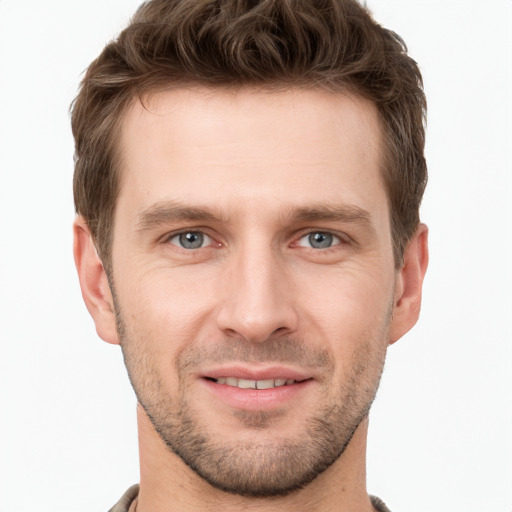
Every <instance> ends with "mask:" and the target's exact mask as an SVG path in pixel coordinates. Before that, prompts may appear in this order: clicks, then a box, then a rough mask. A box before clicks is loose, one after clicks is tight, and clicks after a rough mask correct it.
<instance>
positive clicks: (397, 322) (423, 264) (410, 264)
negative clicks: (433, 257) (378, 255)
mask: <svg viewBox="0 0 512 512" xmlns="http://www.w3.org/2000/svg"><path fill="white" fill-rule="evenodd" d="M427 266H428V228H427V226H425V224H420V225H419V226H418V228H417V229H416V232H415V233H414V236H413V237H412V239H411V241H410V242H409V243H408V244H407V247H406V249H405V252H404V263H403V266H402V268H401V269H400V270H399V271H398V272H397V280H396V286H395V299H394V301H395V302H394V308H393V319H392V322H391V331H390V342H389V343H390V344H391V343H394V342H395V341H397V340H398V339H400V338H401V337H402V336H403V335H404V334H405V333H406V332H407V331H409V330H410V329H411V328H412V327H413V326H414V324H415V323H416V322H417V321H418V317H419V315H420V308H421V290H422V287H423V278H424V277H425V272H426V271H427Z"/></svg>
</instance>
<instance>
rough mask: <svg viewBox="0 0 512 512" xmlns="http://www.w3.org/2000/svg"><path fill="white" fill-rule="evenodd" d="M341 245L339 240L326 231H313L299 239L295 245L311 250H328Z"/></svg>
mask: <svg viewBox="0 0 512 512" xmlns="http://www.w3.org/2000/svg"><path fill="white" fill-rule="evenodd" d="M340 243H341V239H340V238H339V237H337V236H336V235H333V234H332V233H329V232H327V231H313V232H312V233H308V234H307V235H304V236H303V237H301V238H300V240H299V241H298V243H297V245H298V246H300V247H311V248H312V249H329V248H330V247H332V246H333V245H338V244H340Z"/></svg>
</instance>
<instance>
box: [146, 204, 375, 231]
mask: <svg viewBox="0 0 512 512" xmlns="http://www.w3.org/2000/svg"><path fill="white" fill-rule="evenodd" d="M283 219H284V220H285V222H286V221H288V222H291V223H297V224H298V223H304V222H321V221H326V222H328V221H331V222H347V223H351V224H360V225H362V226H364V227H367V228H369V229H374V227H373V223H372V220H371V216H370V214H369V212H368V211H366V210H364V209H363V208H360V207H359V206H355V205H325V204H320V205H313V206H308V207H298V208H297V207H295V206H289V207H287V206H284V208H283ZM183 221H188V222H217V223H227V222H228V221H229V218H228V217H226V216H225V215H223V214H222V212H220V211H216V210H214V209H212V208H210V207H206V206H186V205H183V204H181V203H179V202H175V201H165V202H160V203H156V204H154V205H152V206H150V207H149V208H148V209H146V210H144V211H142V212H141V213H140V214H139V215H138V216H137V231H145V230H150V229H152V228H155V227H157V226H160V225H163V224H171V223H175V222H183Z"/></svg>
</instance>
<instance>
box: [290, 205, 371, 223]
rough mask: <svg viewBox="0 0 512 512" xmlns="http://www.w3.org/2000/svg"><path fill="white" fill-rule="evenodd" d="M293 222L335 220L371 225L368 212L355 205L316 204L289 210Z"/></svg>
mask: <svg viewBox="0 0 512 512" xmlns="http://www.w3.org/2000/svg"><path fill="white" fill-rule="evenodd" d="M290 217H291V218H292V220H293V221H294V222H297V223H298V222H315V221H335V222H349V223H355V224H362V225H368V226H369V227H371V226H372V221H371V216H370V213H369V212H368V211H366V210H364V209H363V208H360V207H359V206H355V205H341V206H334V205H332V206H331V205H318V206H312V207H305V208H297V209H293V210H292V211H291V215H290Z"/></svg>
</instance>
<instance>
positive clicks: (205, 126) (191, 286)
mask: <svg viewBox="0 0 512 512" xmlns="http://www.w3.org/2000/svg"><path fill="white" fill-rule="evenodd" d="M424 109H425V100H424V96H423V93H422V89H421V77H420V74H419V71H418V68H417V66H416V64H415V63H414V61H412V60H411V59H410V58H409V57H408V56H407V55H406V52H405V47H404V44H403V42H402V41H401V40H400V39H399V37H398V36H397V35H396V34H393V33H392V32H389V31H387V30H385V29H383V28H382V27H380V26H379V25H377V24H376V23H375V22H374V21H373V20H372V18H371V16H370V15H369V13H368V12H367V11H366V10H365V9H364V8H363V7H361V6H360V5H359V4H358V3H356V2H354V1H346V0H338V1H335V0H332V1H324V2H320V3H317V2H303V1H299V0H297V1H291V0H290V1H285V0H281V1H265V2H261V3H258V2H249V1H231V2H229V1H208V2H197V1H195V0H191V1H186V0H184V1H163V0H154V1H151V2H147V3H145V4H144V5H143V6H142V7H141V8H140V9H139V11H138V13H137V14H136V16H135V18H134V20H133V22H132V24H131V25H130V26H129V27H128V28H127V29H126V30H125V31H124V32H123V33H122V34H121V35H120V36H119V37H118V39H116V40H115V41H114V42H112V43H110V44H109V45H108V46H107V47H106V48H105V50H104V51H103V52H102V54H101V55H100V57H99V58H98V59H97V60H96V61H94V62H93V64H92V65H91V66H90V68H89V69H88V71H87V73H86V76H85V78H84V81H83V83H82V86H81V90H80V93H79V95H78V97H77V99H76V101H75V103H74V107H73V131H74V135H75V139H76V169H75V181H74V187H75V188H74V191H75V201H76V208H77V213H78V215H79V217H78V220H77V222H76V225H75V258H76V261H77V266H78V270H79V275H80V280H81V284H82V290H83V293H84V298H85V300H86V303H87V305H88V307H89V310H90V311H91V314H92V316H93V317H94V319H95V322H96V326H97V330H98V332H99V334H100V336H101V337H102V338H103V339H105V340H106V341H109V342H112V343H120V344H121V346H122V349H123V354H124V358H125V362H126V366H127V368H128V372H129V375H130V379H131V381H132V384H133V387H134V389H135V392H136V394H137V397H138V401H139V403H140V404H141V406H142V407H143V409H144V411H145V414H146V415H147V418H148V420H149V422H150V423H151V425H152V428H153V429H154V430H155V432H158V435H159V436H160V437H161V439H162V440H163V441H164V442H165V444H166V445H167V447H168V448H169V449H170V452H172V453H174V454H176V455H177V456H178V457H179V458H180V460H182V461H183V462H184V463H185V464H187V465H188V466H189V467H190V468H191V469H192V470H193V471H194V473H195V474H197V475H199V477H201V478H202V479H204V480H205V481H207V482H208V483H210V484H211V485H213V486H214V487H216V488H218V489H222V490H226V491H229V492H233V493H238V494H243V495H250V496H269V495H278V494H286V493H289V492H292V491H293V490H295V489H297V488H300V487H303V486H305V485H307V484H308V483H309V482H311V481H312V480H313V479H315V478H316V477H317V476H318V475H320V474H322V473H323V472H325V471H326V470H327V468H330V467H331V466H333V465H334V464H335V463H337V461H338V460H340V458H341V456H342V454H343V453H344V451H345V450H346V448H347V446H348V445H349V444H350V442H351V439H352V437H353V435H354V433H355V432H356V431H357V429H358V428H359V426H360V425H361V424H362V422H363V421H364V420H365V418H366V417H367V414H368V411H369V408H370V405H371V403H372V401H373V399H374V396H375V393H376V390H377V387H378V383H379V379H380V375H381V372H382V368H383V364H384V358H385V353H386V348H387V346H388V344H390V343H392V342H394V341H396V340H397V339H398V338H399V337H400V336H402V335H403V334H404V333H405V332H406V331H407V330H408V329H409V328H410V327H412V325H413V324H414V323H415V322H416V319H417V316H418V312H419V303H420V297H421V283H422V279H423V275H424V272H425V269H426V262H427V253H426V230H425V229H424V227H423V226H421V225H419V216H418V208H419V203H420V201H421V196H422V192H423V188H424V185H425V181H426V174H425V162H424V158H423V144H424V132H423V117H424ZM246 386H248V387H249V388H254V389H249V390H248V389H245V387H246Z"/></svg>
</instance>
